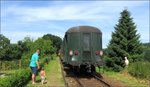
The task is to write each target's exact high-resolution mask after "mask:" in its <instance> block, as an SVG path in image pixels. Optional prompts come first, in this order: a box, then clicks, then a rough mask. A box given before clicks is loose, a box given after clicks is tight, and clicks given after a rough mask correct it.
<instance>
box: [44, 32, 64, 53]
mask: <svg viewBox="0 0 150 87" xmlns="http://www.w3.org/2000/svg"><path fill="white" fill-rule="evenodd" d="M42 38H43V39H45V40H51V41H52V45H53V47H56V50H57V52H58V50H59V49H60V48H61V44H62V39H61V38H60V37H58V36H55V35H52V34H46V35H44V36H43V37H42Z"/></svg>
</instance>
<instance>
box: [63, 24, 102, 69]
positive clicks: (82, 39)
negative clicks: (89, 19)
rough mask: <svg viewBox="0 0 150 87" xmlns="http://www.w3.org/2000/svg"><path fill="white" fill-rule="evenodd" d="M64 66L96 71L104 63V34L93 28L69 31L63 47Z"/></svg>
mask: <svg viewBox="0 0 150 87" xmlns="http://www.w3.org/2000/svg"><path fill="white" fill-rule="evenodd" d="M62 54H63V58H62V60H63V64H64V65H67V66H69V67H73V68H75V69H78V70H79V69H80V70H83V69H84V70H87V71H95V67H96V66H101V65H103V62H102V58H101V55H102V32H101V31H100V30H99V29H98V28H96V27H92V26H77V27H72V28H70V29H68V31H67V32H66V33H65V36H64V38H63V45H62Z"/></svg>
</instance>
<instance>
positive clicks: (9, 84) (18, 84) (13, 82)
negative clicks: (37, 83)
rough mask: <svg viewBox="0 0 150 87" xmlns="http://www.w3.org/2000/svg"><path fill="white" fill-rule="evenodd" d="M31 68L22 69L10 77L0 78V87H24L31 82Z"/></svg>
mask: <svg viewBox="0 0 150 87" xmlns="http://www.w3.org/2000/svg"><path fill="white" fill-rule="evenodd" d="M30 75H31V73H30V70H29V68H27V69H20V70H18V71H16V72H15V73H14V74H13V75H11V76H9V77H4V78H0V87H22V86H23V85H25V84H26V83H27V81H28V80H29V77H30Z"/></svg>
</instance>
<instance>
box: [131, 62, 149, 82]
mask: <svg viewBox="0 0 150 87" xmlns="http://www.w3.org/2000/svg"><path fill="white" fill-rule="evenodd" d="M149 66H150V62H135V63H132V64H131V65H130V66H129V67H128V72H129V73H130V74H131V75H133V76H135V77H138V78H146V79H149V78H150V67H149Z"/></svg>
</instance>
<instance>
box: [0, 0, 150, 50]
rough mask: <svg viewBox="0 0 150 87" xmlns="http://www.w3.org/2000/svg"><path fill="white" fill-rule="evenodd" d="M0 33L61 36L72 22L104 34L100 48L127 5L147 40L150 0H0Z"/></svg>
mask: <svg viewBox="0 0 150 87" xmlns="http://www.w3.org/2000/svg"><path fill="white" fill-rule="evenodd" d="M0 3H1V4H0V5H1V10H0V11H1V13H0V14H1V15H0V16H1V22H0V23H1V24H0V28H1V32H0V33H1V34H3V35H4V36H5V37H7V38H9V39H10V41H11V43H17V41H19V40H23V39H24V37H27V36H28V37H31V38H32V39H34V40H36V39H37V38H39V37H42V36H43V35H45V34H48V33H49V34H53V35H57V36H59V37H61V38H63V37H64V34H65V32H66V31H67V30H68V29H69V28H71V27H74V26H82V25H88V26H94V27H97V28H99V29H100V30H101V31H102V33H103V35H102V37H103V48H106V47H107V45H108V44H109V41H110V40H111V34H112V32H114V30H115V29H114V27H115V25H116V24H117V23H118V20H119V18H120V12H122V11H123V10H124V9H127V10H128V11H129V12H130V13H131V17H132V18H133V21H134V23H135V25H136V26H137V28H136V29H137V33H138V34H140V36H141V37H140V41H141V42H142V43H148V42H149V38H150V37H149V34H150V33H149V32H150V26H149V24H150V23H149V20H150V17H149V16H150V9H149V7H150V1H149V0H144V1H139V0H138V1H98V0H95V1H80V0H79V1H61V0H60V1H57V0H54V1H49V0H46V1H42V0H41V1H40V0H35V1H28V0H26V1H25V0H23V1H19V0H14V1H10V0H8V1H7V0H6V1H5V0H0Z"/></svg>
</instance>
